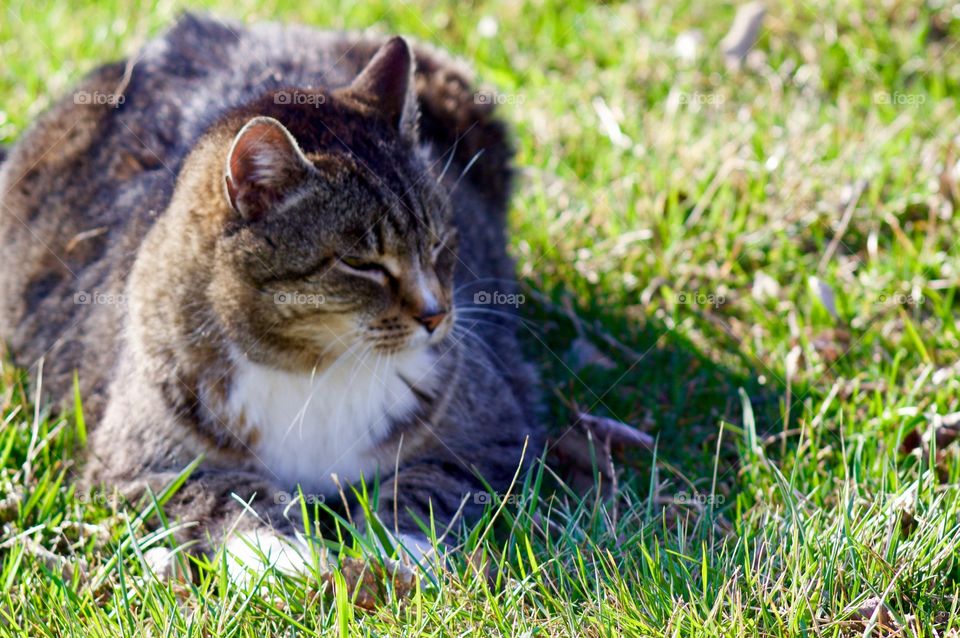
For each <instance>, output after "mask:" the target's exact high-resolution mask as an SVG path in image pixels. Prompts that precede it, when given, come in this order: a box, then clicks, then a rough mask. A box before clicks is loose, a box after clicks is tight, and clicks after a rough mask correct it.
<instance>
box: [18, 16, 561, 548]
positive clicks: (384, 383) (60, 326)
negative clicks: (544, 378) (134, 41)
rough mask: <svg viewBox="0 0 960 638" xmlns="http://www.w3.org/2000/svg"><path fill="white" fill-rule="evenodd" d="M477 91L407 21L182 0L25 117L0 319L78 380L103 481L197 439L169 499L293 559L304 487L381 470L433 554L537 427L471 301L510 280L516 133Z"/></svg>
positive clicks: (520, 367) (182, 452)
mask: <svg viewBox="0 0 960 638" xmlns="http://www.w3.org/2000/svg"><path fill="white" fill-rule="evenodd" d="M475 95H476V93H475V89H474V88H473V87H472V85H471V80H470V76H469V73H468V72H467V71H466V70H465V69H464V68H463V67H461V66H460V65H459V64H457V63H455V62H453V61H452V60H450V59H449V58H448V57H447V56H446V55H444V54H442V53H440V52H437V51H434V50H431V49H427V48H423V47H419V46H418V47H416V48H414V49H411V47H410V46H409V45H408V44H407V42H406V41H405V40H403V39H402V38H393V39H389V40H384V39H381V38H376V37H368V36H362V35H348V34H340V33H323V32H318V31H314V30H311V29H308V28H304V27H299V26H281V25H276V24H259V25H255V26H251V27H243V26H241V25H239V24H234V23H224V22H221V21H219V20H216V19H212V18H204V17H195V16H190V15H187V16H185V17H183V18H182V19H181V20H180V21H179V22H178V23H177V24H176V25H175V27H174V28H173V29H172V30H170V31H169V32H168V33H166V34H165V35H164V36H163V37H161V38H159V39H157V40H155V41H152V42H150V43H149V44H148V45H147V46H146V47H145V48H144V49H143V51H142V52H141V53H140V54H139V55H138V56H136V57H135V58H133V59H131V60H129V61H126V62H120V63H116V64H110V65H106V66H103V67H101V68H99V69H98V70H96V71H95V72H93V73H92V74H91V75H90V76H89V77H87V78H86V79H85V80H84V81H83V82H82V83H81V84H80V85H79V86H78V87H77V90H76V91H75V92H74V93H73V94H72V95H71V96H70V97H68V98H67V99H64V100H62V101H61V102H59V103H58V104H56V105H55V106H54V107H53V108H52V109H51V110H50V111H49V112H47V113H46V114H45V115H44V116H43V117H41V118H40V119H39V120H38V121H37V122H36V123H35V124H34V125H33V126H32V127H31V128H30V129H29V131H28V132H27V133H26V134H25V135H24V136H23V138H22V139H21V140H20V141H19V142H18V143H17V144H16V145H15V146H14V147H13V148H12V149H11V151H10V154H9V156H8V157H7V159H6V160H5V161H4V163H3V164H2V166H0V194H2V200H0V201H2V209H0V248H2V254H3V255H4V257H3V259H4V265H3V268H2V269H0V337H2V338H3V339H4V340H5V341H6V342H7V343H8V344H9V347H10V350H11V352H12V353H13V355H14V356H15V358H16V361H17V363H19V364H21V365H24V366H29V365H34V364H36V363H37V362H38V361H39V360H40V359H41V358H42V359H43V369H42V370H43V384H42V387H43V388H44V390H45V391H46V392H48V393H49V394H48V395H46V396H48V397H51V398H53V399H55V400H57V399H63V398H64V397H67V396H70V393H71V384H72V377H73V373H74V370H77V371H78V372H79V380H80V384H81V390H82V392H83V396H84V397H85V406H86V409H87V411H88V413H89V416H88V419H89V420H90V421H92V422H93V423H94V424H95V426H94V430H93V432H92V435H91V438H90V442H89V450H88V454H87V458H86V461H85V475H84V478H85V480H86V482H87V483H88V484H89V485H92V486H108V487H112V486H116V487H118V488H119V489H120V490H121V492H122V493H124V494H125V495H127V496H129V497H130V498H136V497H137V496H138V495H142V494H144V492H145V490H146V489H147V488H149V489H152V490H155V491H159V490H161V489H162V488H163V487H164V486H165V485H167V484H168V483H169V482H170V481H171V480H173V478H174V477H176V476H177V475H178V473H180V472H181V471H182V470H183V468H184V467H186V466H188V465H189V464H190V463H191V462H192V461H194V459H196V458H197V457H199V456H201V455H202V457H203V461H202V464H201V465H200V466H199V467H198V469H197V470H196V471H194V472H193V474H192V475H191V476H190V478H189V480H188V482H187V483H186V484H185V485H184V486H183V487H182V488H181V489H180V490H179V491H178V492H177V493H176V495H175V496H174V498H173V499H172V500H171V501H170V502H169V503H168V505H167V507H166V509H167V513H168V515H170V516H172V517H176V518H178V519H179V520H181V521H183V522H195V523H198V525H194V526H192V527H188V528H186V529H187V531H186V532H184V533H183V534H185V537H183V538H182V540H195V541H199V542H200V544H201V546H202V547H203V548H205V549H207V550H212V549H214V548H216V547H219V546H220V545H221V544H222V543H227V544H228V546H229V547H232V548H233V553H234V554H237V555H242V554H243V553H244V550H243V547H246V548H248V549H249V548H250V547H251V544H254V545H257V544H258V545H259V546H260V547H261V548H271V547H280V549H278V551H279V552H281V553H282V552H283V551H285V550H284V549H283V548H284V547H285V546H286V545H285V540H284V539H287V538H291V537H293V535H294V534H295V532H296V530H297V529H301V530H302V529H303V528H302V527H301V525H302V522H301V521H298V520H297V518H296V516H295V514H296V513H298V512H299V510H300V508H299V506H296V507H293V508H288V507H286V506H287V505H288V503H287V502H286V499H284V498H279V497H278V495H286V494H296V493H297V491H298V489H301V488H302V490H303V491H304V492H305V493H306V494H313V495H322V496H325V497H330V496H332V495H335V494H337V492H338V489H339V488H341V487H342V488H343V489H345V490H346V491H347V492H348V493H349V492H350V490H349V488H348V486H349V485H350V484H352V483H355V482H358V481H360V480H361V479H364V480H366V481H368V482H370V481H373V480H374V479H376V478H379V480H380V500H379V504H378V506H379V517H380V518H381V519H382V520H383V521H384V523H385V524H387V525H388V527H390V528H392V529H393V531H394V532H395V533H396V534H397V535H398V537H399V538H401V539H403V540H404V541H405V542H407V543H408V544H409V545H413V546H415V547H414V548H413V551H416V550H417V549H422V547H423V537H422V534H421V531H420V527H419V526H418V523H417V521H418V520H421V521H427V520H429V518H430V515H431V514H432V515H433V516H434V517H435V518H436V519H437V521H438V529H442V528H443V525H444V524H446V523H450V522H452V521H454V519H456V518H457V517H458V516H459V514H460V513H462V514H463V515H464V516H465V517H466V518H468V519H469V518H470V517H471V516H475V515H476V513H477V512H478V511H479V509H480V508H481V505H480V503H481V502H482V501H483V500H484V499H480V498H477V497H476V495H477V494H478V493H482V492H485V491H487V489H488V487H487V485H488V484H489V486H490V488H492V489H494V490H504V489H506V488H507V487H508V485H509V483H510V481H511V479H512V478H513V477H514V475H515V474H516V473H517V471H518V469H523V468H522V467H521V466H526V465H527V464H528V463H529V461H530V459H531V458H532V457H535V456H536V454H537V453H538V452H539V451H540V446H541V445H542V438H541V430H540V427H539V426H538V425H537V418H536V414H535V412H536V411H535V403H536V401H535V397H534V387H535V375H534V374H533V372H532V371H531V368H530V367H529V366H528V365H527V364H526V363H525V362H524V361H523V360H522V358H521V355H520V353H519V346H518V343H517V341H516V339H515V336H514V334H513V330H512V329H511V328H512V324H513V322H512V321H510V320H509V319H508V318H506V317H505V315H506V312H507V311H506V310H505V309H497V308H496V307H495V306H474V304H473V300H474V296H475V295H477V294H478V293H479V294H480V297H479V298H481V299H484V300H485V299H487V298H498V297H499V295H491V291H494V290H495V291H497V292H499V293H507V294H509V293H511V292H513V286H514V284H513V283H512V282H513V281H514V269H513V264H512V262H511V260H510V259H509V258H508V256H507V254H506V250H505V244H506V240H505V235H504V233H505V211H506V206H507V201H508V195H509V189H510V181H511V169H510V159H511V149H510V147H509V144H508V141H507V139H506V136H505V131H504V128H503V125H502V124H501V123H500V122H499V121H497V120H495V119H493V117H492V107H491V106H490V105H489V104H488V103H486V101H484V100H477V99H475ZM471 306H474V309H472V310H471ZM525 444H526V445H527V452H526V454H523V450H524V445H525ZM241 502H242V503H248V504H249V507H245V506H244V505H243V504H242V503H241ZM254 512H255V514H254ZM355 515H357V513H355ZM228 536H229V537H228ZM241 545H242V546H241Z"/></svg>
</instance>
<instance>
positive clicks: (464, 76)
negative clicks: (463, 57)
mask: <svg viewBox="0 0 960 638" xmlns="http://www.w3.org/2000/svg"><path fill="white" fill-rule="evenodd" d="M413 48H414V54H415V56H416V60H417V69H416V82H417V97H418V100H419V106H420V137H421V139H422V140H425V141H429V142H431V143H432V144H433V145H434V147H435V149H436V151H437V153H438V155H439V156H440V159H441V160H442V161H441V162H439V163H440V164H441V165H446V163H447V160H449V159H450V158H451V154H452V161H451V165H450V168H448V169H447V173H448V175H452V176H453V178H454V179H455V180H456V179H462V180H465V181H468V182H470V183H472V184H473V185H474V187H475V189H476V191H477V193H478V194H480V195H481V196H483V197H486V198H488V199H489V200H490V201H491V203H493V204H495V205H496V206H497V207H498V208H499V209H500V210H504V209H505V207H506V203H507V200H508V199H509V196H510V188H511V184H512V181H513V169H512V160H513V154H514V152H513V146H512V144H511V142H510V138H509V136H508V133H507V128H506V126H505V125H504V123H503V122H502V121H500V120H499V119H497V118H496V117H495V115H494V106H495V102H496V99H495V98H494V96H493V94H491V93H489V92H482V91H480V90H478V88H477V87H476V86H475V84H474V81H473V77H472V73H471V72H470V71H469V69H467V67H466V66H464V65H463V64H461V63H459V62H457V61H455V60H453V59H451V58H450V56H449V55H447V54H446V53H444V52H442V51H438V50H436V49H433V48H432V47H429V46H425V45H423V44H420V43H417V44H415V45H414V47H413Z"/></svg>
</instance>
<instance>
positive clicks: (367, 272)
mask: <svg viewBox="0 0 960 638" xmlns="http://www.w3.org/2000/svg"><path fill="white" fill-rule="evenodd" d="M337 265H338V266H340V267H341V268H342V270H345V271H347V272H350V273H353V274H357V275H360V276H362V277H367V278H369V279H377V280H378V281H386V280H387V278H389V277H390V271H388V270H387V269H386V267H384V265H383V264H380V263H377V262H375V261H367V260H365V259H363V258H362V257H341V258H340V259H339V261H338V262H337Z"/></svg>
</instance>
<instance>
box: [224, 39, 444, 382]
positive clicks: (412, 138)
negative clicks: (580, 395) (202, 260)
mask: <svg viewBox="0 0 960 638" xmlns="http://www.w3.org/2000/svg"><path fill="white" fill-rule="evenodd" d="M413 82H414V75H413V58H412V53H411V51H410V48H409V46H408V45H407V43H406V42H405V41H404V40H403V39H401V38H394V39H393V40H391V41H389V42H388V43H387V44H385V45H384V46H383V47H382V48H381V49H380V51H379V52H378V53H377V54H376V55H375V56H374V57H373V59H372V60H371V61H370V62H369V64H368V65H367V66H366V67H365V69H364V70H363V71H362V72H361V73H360V75H359V76H358V77H357V79H356V80H355V81H354V82H353V83H352V84H351V85H349V86H347V87H344V88H341V89H338V90H335V91H329V92H316V93H313V94H312V95H314V98H313V99H312V100H308V99H301V100H297V101H294V100H278V99H277V98H276V94H273V95H272V96H271V97H270V98H268V99H266V100H264V101H262V102H261V103H259V104H258V105H255V106H254V107H253V109H252V114H256V115H254V116H252V117H249V118H246V117H245V118H244V120H245V123H243V124H242V128H241V129H240V130H239V132H237V133H236V134H235V136H234V137H233V139H232V142H231V144H230V147H229V149H227V152H226V161H225V163H224V164H223V167H222V184H223V189H222V193H221V194H220V196H221V197H222V198H223V200H222V203H223V204H224V207H225V209H227V210H228V211H229V212H228V214H227V218H226V219H227V221H226V223H225V224H224V225H223V227H222V230H221V235H220V237H219V238H218V240H217V242H216V259H215V262H214V264H215V265H214V271H213V281H212V283H211V285H210V287H209V288H208V291H207V295H208V297H209V298H210V299H211V301H212V306H213V308H214V311H215V312H216V314H217V317H218V319H219V323H221V324H222V325H223V326H224V327H225V328H226V332H227V334H228V336H229V338H230V339H231V340H232V341H234V343H235V344H236V345H237V346H239V348H240V349H241V350H242V351H244V352H246V353H247V354H248V356H251V357H254V358H256V359H259V360H261V361H262V362H264V363H272V364H274V365H282V366H285V367H298V368H310V367H313V366H323V365H324V364H325V363H327V362H329V361H332V360H334V359H336V358H337V357H339V356H340V355H342V354H343V353H345V352H347V351H350V352H352V353H355V354H358V355H359V354H365V353H373V352H376V353H398V352H404V351H411V350H416V349H420V348H425V347H430V346H432V345H435V344H438V343H439V342H440V341H442V340H443V339H444V338H445V337H446V336H447V335H448V333H449V332H450V331H451V329H452V324H453V290H452V287H453V272H454V266H455V263H456V261H457V258H456V241H457V237H456V232H455V229H454V227H453V224H452V217H451V211H450V204H449V200H448V198H447V194H446V192H445V191H444V190H443V188H442V187H441V186H440V185H439V184H438V183H437V178H436V176H435V174H434V173H432V172H431V170H430V168H429V167H428V166H427V165H426V163H425V160H424V158H423V157H422V156H421V154H420V153H419V152H418V151H417V143H416V142H417V141H416V135H417V133H416V125H417V122H416V119H417V110H416V97H415V94H414V86H413ZM287 94H288V95H289V94H290V93H287Z"/></svg>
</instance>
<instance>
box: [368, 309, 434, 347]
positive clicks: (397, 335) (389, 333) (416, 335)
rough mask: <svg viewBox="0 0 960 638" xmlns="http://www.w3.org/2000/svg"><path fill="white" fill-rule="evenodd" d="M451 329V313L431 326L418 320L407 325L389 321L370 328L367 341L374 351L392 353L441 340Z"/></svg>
mask: <svg viewBox="0 0 960 638" xmlns="http://www.w3.org/2000/svg"><path fill="white" fill-rule="evenodd" d="M452 329H453V316H452V313H450V314H448V315H447V316H444V317H443V318H442V319H440V320H439V321H437V322H436V323H435V324H434V325H432V326H429V327H427V326H425V325H422V324H421V323H419V322H411V324H407V325H398V324H396V323H390V324H388V325H386V326H383V327H377V328H372V329H371V330H370V331H369V332H368V341H369V342H370V343H371V344H372V346H373V349H374V351H376V352H381V353H386V354H394V353H398V352H403V351H413V350H419V349H421V348H426V347H429V346H433V345H436V344H438V343H440V342H441V341H443V340H444V339H445V338H446V337H447V335H449V334H450V332H451V331H452Z"/></svg>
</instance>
